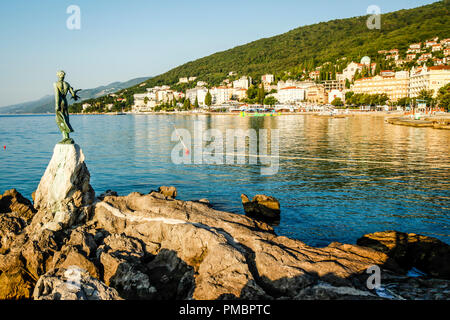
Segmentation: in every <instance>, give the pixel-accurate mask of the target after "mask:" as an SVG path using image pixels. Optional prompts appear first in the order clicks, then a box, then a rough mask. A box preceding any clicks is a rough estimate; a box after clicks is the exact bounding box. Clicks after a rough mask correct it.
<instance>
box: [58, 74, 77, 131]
mask: <svg viewBox="0 0 450 320" xmlns="http://www.w3.org/2000/svg"><path fill="white" fill-rule="evenodd" d="M55 89H56V90H57V92H58V93H57V94H58V97H57V101H58V107H59V108H58V110H56V124H57V125H58V128H59V130H60V131H61V133H64V132H66V133H70V132H73V128H72V126H71V125H70V122H69V109H68V105H67V98H66V95H67V92H68V91H69V84H68V83H67V82H56V83H55Z"/></svg>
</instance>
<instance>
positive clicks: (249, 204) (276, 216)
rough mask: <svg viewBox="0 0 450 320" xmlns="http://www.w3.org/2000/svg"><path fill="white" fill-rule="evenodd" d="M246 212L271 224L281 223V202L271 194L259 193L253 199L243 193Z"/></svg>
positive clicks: (242, 198) (242, 197)
mask: <svg viewBox="0 0 450 320" xmlns="http://www.w3.org/2000/svg"><path fill="white" fill-rule="evenodd" d="M241 200H242V205H243V206H244V211H245V214H247V215H248V216H249V217H253V218H255V219H260V220H262V221H266V222H268V223H271V224H279V223H280V203H279V202H278V200H277V199H275V198H274V197H271V196H266V195H263V194H258V195H256V196H254V197H253V199H252V201H250V200H249V198H248V197H247V196H246V195H245V194H241Z"/></svg>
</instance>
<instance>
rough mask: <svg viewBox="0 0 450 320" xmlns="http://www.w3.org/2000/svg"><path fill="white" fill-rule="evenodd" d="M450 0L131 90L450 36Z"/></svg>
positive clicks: (295, 37)
mask: <svg viewBox="0 0 450 320" xmlns="http://www.w3.org/2000/svg"><path fill="white" fill-rule="evenodd" d="M449 11H450V1H449V0H445V1H440V2H436V3H433V4H431V5H426V6H422V7H418V8H414V9H408V10H400V11H396V12H392V13H387V14H383V15H382V18H381V29H380V30H376V29H375V30H369V29H368V28H367V26H366V21H367V18H368V16H362V17H355V18H349V19H340V20H333V21H329V22H322V23H318V24H314V25H310V26H304V27H300V28H297V29H294V30H291V31H289V32H287V33H284V34H281V35H278V36H274V37H271V38H265V39H260V40H257V41H254V42H251V43H248V44H246V45H242V46H238V47H235V48H233V49H230V50H227V51H223V52H218V53H215V54H213V55H210V56H208V57H204V58H201V59H198V60H196V61H192V62H188V63H186V64H184V65H181V66H179V67H177V68H174V69H172V70H170V71H168V72H166V73H164V74H162V75H159V76H157V77H154V78H152V79H150V80H147V81H146V86H141V87H139V86H135V87H133V88H131V91H133V92H139V91H144V90H145V87H148V86H154V85H160V84H174V83H176V82H177V81H178V78H179V77H186V76H197V77H198V79H199V80H205V81H208V82H209V83H210V84H212V85H217V84H218V83H220V81H222V80H223V79H224V78H225V77H226V76H227V75H228V73H229V72H230V71H235V72H237V73H238V75H244V74H245V75H250V76H253V77H254V78H257V77H259V76H260V75H261V74H264V73H279V72H282V71H286V70H292V69H293V68H296V67H301V68H304V67H306V68H307V69H312V68H313V67H314V66H317V65H320V64H322V63H324V62H326V61H331V62H334V61H336V60H337V59H339V58H341V57H348V59H359V58H360V57H361V56H363V55H368V56H372V57H374V56H375V55H376V54H377V51H378V50H385V49H387V50H389V49H393V48H398V49H400V50H402V49H406V48H407V47H408V45H409V44H410V43H413V42H418V41H424V40H427V39H430V38H432V37H435V36H438V37H440V38H448V37H450V14H449Z"/></svg>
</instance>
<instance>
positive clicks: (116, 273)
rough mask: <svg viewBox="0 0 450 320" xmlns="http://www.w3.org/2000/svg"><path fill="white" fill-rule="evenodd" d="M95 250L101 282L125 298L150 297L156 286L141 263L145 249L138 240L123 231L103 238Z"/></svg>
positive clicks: (153, 293) (152, 295)
mask: <svg viewBox="0 0 450 320" xmlns="http://www.w3.org/2000/svg"><path fill="white" fill-rule="evenodd" d="M103 243H104V244H103V245H101V246H100V247H99V248H98V250H97V256H98V257H99V260H100V263H101V264H102V266H103V279H104V282H105V283H106V284H107V285H109V286H111V287H113V288H116V289H117V291H118V292H119V293H120V294H121V296H123V297H124V298H127V299H152V298H153V297H154V296H155V293H156V289H155V288H154V287H153V286H152V284H151V282H150V279H149V277H148V275H147V272H146V271H147V267H146V266H145V264H144V263H143V258H144V256H145V250H144V247H143V245H142V244H141V242H140V241H138V240H136V239H132V238H130V237H127V236H125V235H123V234H112V235H110V236H108V237H106V238H105V239H104V241H103Z"/></svg>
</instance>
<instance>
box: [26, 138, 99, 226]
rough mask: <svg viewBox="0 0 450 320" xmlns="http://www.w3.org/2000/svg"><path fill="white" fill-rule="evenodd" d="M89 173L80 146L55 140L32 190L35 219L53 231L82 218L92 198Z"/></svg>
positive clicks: (93, 197)
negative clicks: (34, 191) (48, 159)
mask: <svg viewBox="0 0 450 320" xmlns="http://www.w3.org/2000/svg"><path fill="white" fill-rule="evenodd" d="M89 180H90V175H89V171H88V169H87V167H86V164H85V162H84V154H83V152H82V151H81V149H80V147H79V146H78V145H76V144H74V145H62V144H57V145H56V146H55V149H54V152H53V157H52V159H51V160H50V163H49V164H48V167H47V169H46V170H45V173H44V175H43V177H42V178H41V181H40V183H39V186H38V188H37V190H36V194H35V202H34V204H35V208H36V209H38V210H39V211H40V212H42V213H43V214H42V213H41V215H39V217H37V219H35V220H38V223H40V224H43V225H44V228H48V229H51V230H54V231H57V230H60V229H62V228H66V227H70V226H72V225H73V224H75V223H77V222H81V221H82V220H83V219H85V218H86V215H87V214H88V211H86V207H87V206H89V205H91V204H92V203H93V201H94V199H95V193H94V190H93V189H92V187H91V185H90V184H89Z"/></svg>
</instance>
